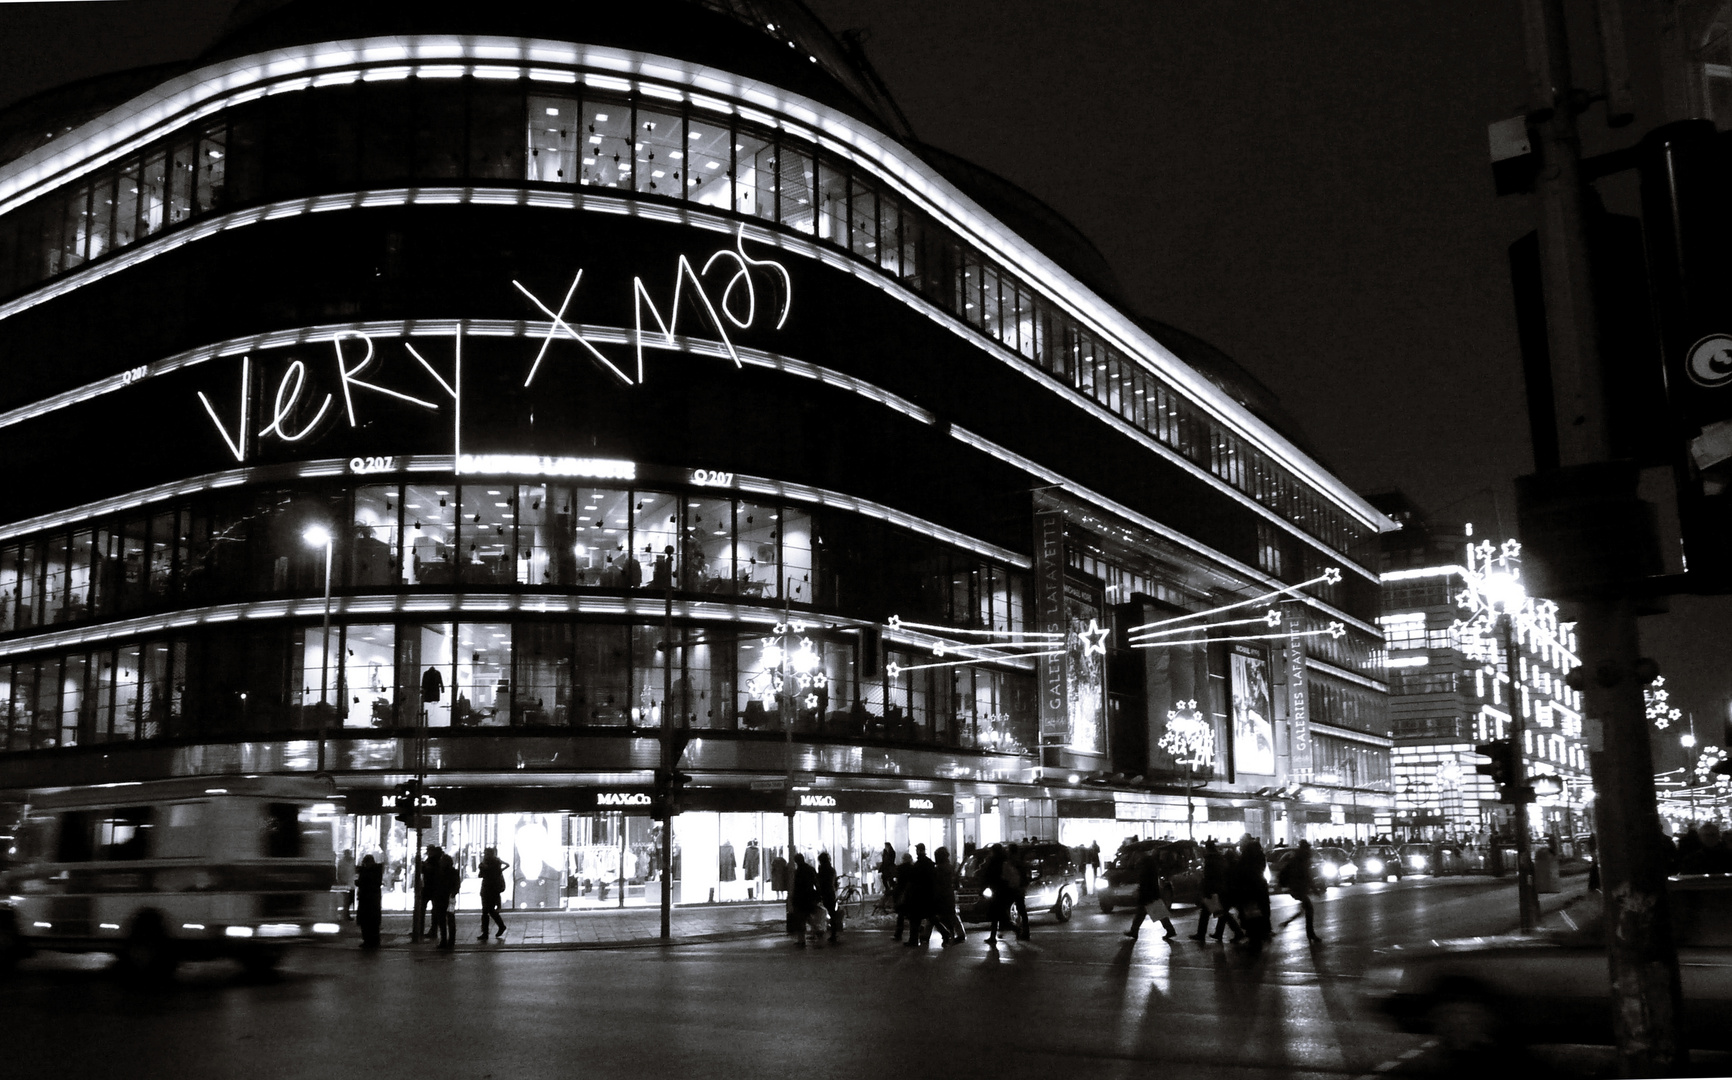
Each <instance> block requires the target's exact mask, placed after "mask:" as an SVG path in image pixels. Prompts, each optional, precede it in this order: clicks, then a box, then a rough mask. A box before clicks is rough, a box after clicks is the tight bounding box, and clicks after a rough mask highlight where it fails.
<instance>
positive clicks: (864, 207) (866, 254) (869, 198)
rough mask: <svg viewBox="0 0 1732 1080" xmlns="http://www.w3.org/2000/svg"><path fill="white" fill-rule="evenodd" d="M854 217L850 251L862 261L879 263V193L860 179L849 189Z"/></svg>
mask: <svg viewBox="0 0 1732 1080" xmlns="http://www.w3.org/2000/svg"><path fill="white" fill-rule="evenodd" d="M849 192H850V194H849V203H850V206H851V207H852V216H851V218H850V219H849V225H848V250H850V251H852V252H853V253H854V254H856V255H858V256H860V257H861V258H862V259H869V260H871V261H873V262H877V261H878V193H877V192H875V191H873V190H872V188H870V187H868V186H867V185H866V183H865V182H864V181H862V180H861V179H860V178H859V177H855V178H854V183H853V184H852V186H851V187H850V188H849Z"/></svg>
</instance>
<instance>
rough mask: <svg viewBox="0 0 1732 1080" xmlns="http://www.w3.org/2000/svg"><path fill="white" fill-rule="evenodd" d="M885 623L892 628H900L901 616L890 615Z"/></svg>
mask: <svg viewBox="0 0 1732 1080" xmlns="http://www.w3.org/2000/svg"><path fill="white" fill-rule="evenodd" d="M886 625H888V626H889V627H890V629H892V630H900V629H902V616H900V615H892V616H890V621H889V622H888V623H887V624H886Z"/></svg>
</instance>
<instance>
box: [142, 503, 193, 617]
mask: <svg viewBox="0 0 1732 1080" xmlns="http://www.w3.org/2000/svg"><path fill="white" fill-rule="evenodd" d="M187 516H188V515H187V514H185V513H184V512H176V511H173V510H165V511H162V512H160V513H157V514H153V515H152V516H151V519H150V562H149V572H150V580H149V586H148V588H149V592H150V595H151V596H152V597H156V598H161V597H164V596H167V595H168V593H169V589H170V585H171V584H172V579H173V577H174V566H175V562H176V556H177V555H178V556H179V558H180V559H181V560H184V559H185V558H186V553H185V544H186V533H185V529H184V528H183V526H184V525H185V521H186V518H187Z"/></svg>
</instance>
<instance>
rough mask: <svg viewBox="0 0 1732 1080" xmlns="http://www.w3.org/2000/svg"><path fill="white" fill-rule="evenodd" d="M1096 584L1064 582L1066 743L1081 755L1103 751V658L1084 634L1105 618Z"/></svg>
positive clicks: (1105, 673) (1104, 708) (1105, 744)
mask: <svg viewBox="0 0 1732 1080" xmlns="http://www.w3.org/2000/svg"><path fill="white" fill-rule="evenodd" d="M1105 611H1106V608H1105V605H1104V603H1103V602H1102V598H1101V590H1100V587H1099V586H1097V585H1092V584H1087V583H1085V582H1082V581H1078V580H1077V579H1075V578H1074V577H1069V576H1067V577H1066V578H1065V583H1064V629H1065V630H1066V636H1065V652H1064V694H1065V709H1066V711H1067V712H1069V714H1070V720H1069V722H1068V724H1067V725H1066V731H1068V732H1069V735H1070V738H1069V741H1068V742H1067V743H1066V745H1068V746H1069V747H1070V748H1071V749H1072V750H1078V751H1081V752H1082V753H1085V754H1104V753H1106V751H1107V677H1106V676H1107V672H1106V663H1105V661H1106V657H1104V656H1100V655H1098V654H1096V653H1093V652H1091V651H1090V650H1089V648H1088V644H1087V643H1088V640H1089V639H1088V636H1087V633H1088V631H1089V630H1090V628H1092V627H1098V626H1099V625H1100V624H1101V621H1102V619H1103V617H1104V615H1105Z"/></svg>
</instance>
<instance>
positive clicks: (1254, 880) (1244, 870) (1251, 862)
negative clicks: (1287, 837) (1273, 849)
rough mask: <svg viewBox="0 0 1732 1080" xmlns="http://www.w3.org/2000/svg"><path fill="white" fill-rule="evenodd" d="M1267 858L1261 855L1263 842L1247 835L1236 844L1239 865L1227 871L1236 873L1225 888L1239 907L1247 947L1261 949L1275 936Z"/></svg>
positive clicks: (1232, 873) (1240, 923)
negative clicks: (1271, 914) (1270, 916)
mask: <svg viewBox="0 0 1732 1080" xmlns="http://www.w3.org/2000/svg"><path fill="white" fill-rule="evenodd" d="M1268 871H1269V860H1268V859H1267V858H1266V857H1265V856H1264V854H1263V844H1262V842H1261V841H1259V840H1258V839H1257V838H1256V837H1254V836H1246V837H1245V839H1244V840H1243V841H1242V842H1241V843H1240V845H1239V859H1238V865H1237V866H1236V867H1234V868H1233V869H1232V870H1230V871H1229V874H1231V875H1236V876H1234V877H1233V878H1232V879H1231V880H1229V882H1228V885H1227V888H1228V891H1229V892H1231V893H1232V894H1233V897H1234V903H1235V904H1236V905H1237V906H1238V908H1239V925H1240V927H1242V928H1243V930H1244V933H1245V936H1246V937H1247V938H1249V939H1250V945H1249V948H1251V949H1252V950H1257V949H1261V948H1262V947H1263V944H1264V943H1265V942H1267V941H1268V940H1269V939H1270V938H1272V937H1273V936H1274V933H1273V926H1272V923H1271V921H1270V918H1269V873H1268Z"/></svg>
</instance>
